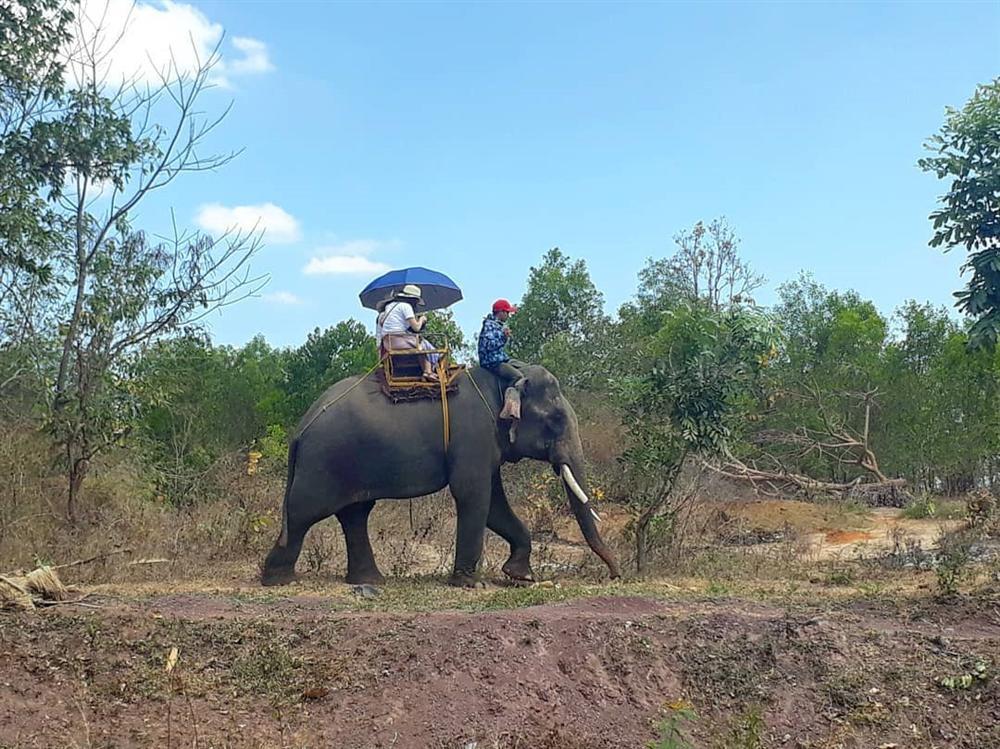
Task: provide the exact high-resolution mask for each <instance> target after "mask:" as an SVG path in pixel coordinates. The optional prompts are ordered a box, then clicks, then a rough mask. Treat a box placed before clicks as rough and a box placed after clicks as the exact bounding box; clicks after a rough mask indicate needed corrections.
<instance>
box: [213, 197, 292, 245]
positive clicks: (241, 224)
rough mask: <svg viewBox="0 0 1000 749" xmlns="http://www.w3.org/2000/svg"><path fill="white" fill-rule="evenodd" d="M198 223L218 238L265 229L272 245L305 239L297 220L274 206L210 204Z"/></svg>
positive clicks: (267, 238)
mask: <svg viewBox="0 0 1000 749" xmlns="http://www.w3.org/2000/svg"><path fill="white" fill-rule="evenodd" d="M195 220H196V221H197V222H198V226H200V227H201V228H202V229H204V230H205V231H207V232H209V233H211V234H216V235H218V234H224V233H225V232H227V231H231V230H235V231H244V232H247V231H253V230H254V229H255V228H256V229H263V230H264V241H265V242H270V243H272V244H289V243H291V242H297V241H299V239H300V238H301V237H302V231H301V230H300V229H299V222H298V221H297V220H296V219H295V217H294V216H292V215H291V214H290V213H288V212H287V211H285V209H284V208H282V207H280V206H277V205H275V204H274V203H261V204H260V205H236V206H224V205H221V204H219V203H209V204H207V205H203V206H202V207H201V208H200V209H199V210H198V216H197V217H196V219H195Z"/></svg>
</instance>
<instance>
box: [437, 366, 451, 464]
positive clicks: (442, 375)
mask: <svg viewBox="0 0 1000 749" xmlns="http://www.w3.org/2000/svg"><path fill="white" fill-rule="evenodd" d="M437 365H438V384H440V385H441V421H442V423H443V424H444V451H445V452H448V442H449V441H450V440H451V422H450V421H449V419H448V376H447V373H446V372H445V368H444V357H443V356H441V357H438V362H437Z"/></svg>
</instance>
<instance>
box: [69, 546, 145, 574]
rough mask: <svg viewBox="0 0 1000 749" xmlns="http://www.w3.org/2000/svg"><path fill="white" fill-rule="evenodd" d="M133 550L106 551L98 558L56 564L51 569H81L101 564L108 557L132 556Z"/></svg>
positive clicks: (98, 555)
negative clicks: (93, 564)
mask: <svg viewBox="0 0 1000 749" xmlns="http://www.w3.org/2000/svg"><path fill="white" fill-rule="evenodd" d="M131 553H132V550H131V549H115V550H114V551H106V552H104V553H103V554H97V555H96V556H92V557H89V558H87V559H77V560H76V561H75V562H67V563H66V564H56V565H53V566H52V567H50V568H49V569H53V570H65V569H68V568H70V567H80V566H81V565H84V564H90V563H91V562H99V561H100V560H102V559H107V558H108V557H113V556H115V555H116V554H131Z"/></svg>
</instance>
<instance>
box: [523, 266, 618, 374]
mask: <svg viewBox="0 0 1000 749" xmlns="http://www.w3.org/2000/svg"><path fill="white" fill-rule="evenodd" d="M603 305H604V295H603V294H601V292H600V291H598V289H597V287H596V286H595V285H594V282H593V281H592V280H591V278H590V273H589V272H588V271H587V264H586V262H584V261H583V260H575V261H574V260H571V259H570V258H569V257H568V256H567V255H565V254H564V253H563V252H562V251H561V250H560V249H559V248H558V247H554V248H553V249H551V250H549V251H548V252H547V253H546V254H545V256H544V257H543V258H542V262H541V263H540V264H539V265H537V266H534V267H532V268H531V270H530V272H529V274H528V288H527V291H526V292H525V294H524V297H523V298H522V300H521V304H520V305H519V309H518V311H517V314H515V315H514V316H513V317H511V319H510V323H509V327H510V330H511V336H512V338H511V342H510V344H509V346H508V350H509V352H510V354H511V355H512V356H514V357H515V358H517V359H522V360H524V361H530V362H537V363H540V364H543V365H544V366H546V367H548V368H549V369H550V370H551V371H552V372H553V373H554V374H555V375H556V376H557V377H559V378H560V380H562V381H563V383H564V384H565V385H567V386H569V387H596V386H598V385H599V384H600V383H601V382H602V381H603V380H604V376H605V372H606V371H607V368H606V364H605V361H604V360H605V359H606V358H607V353H608V351H609V346H608V345H607V343H608V338H607V336H608V332H609V328H610V325H609V323H610V321H609V320H608V318H607V316H606V315H605V314H604V310H603Z"/></svg>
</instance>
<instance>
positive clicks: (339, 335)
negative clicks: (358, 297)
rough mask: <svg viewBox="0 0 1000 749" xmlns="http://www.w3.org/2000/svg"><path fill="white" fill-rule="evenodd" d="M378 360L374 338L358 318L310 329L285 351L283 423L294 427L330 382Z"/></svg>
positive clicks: (359, 370)
mask: <svg viewBox="0 0 1000 749" xmlns="http://www.w3.org/2000/svg"><path fill="white" fill-rule="evenodd" d="M377 361H378V350H377V349H376V347H375V337H374V336H373V335H372V334H371V333H369V332H368V331H367V330H366V329H365V326H364V325H362V324H361V323H359V322H358V321H357V320H346V321H344V322H341V323H337V325H335V326H333V327H331V328H327V329H326V330H323V331H321V330H320V329H319V328H316V329H315V330H313V332H312V333H310V334H309V337H308V338H307V339H306V341H305V343H303V344H302V345H301V346H299V347H298V348H297V349H295V350H293V351H292V352H290V353H289V354H288V358H287V361H286V365H285V367H286V379H285V386H284V387H285V394H286V399H285V408H286V409H287V410H286V412H285V425H286V426H288V427H291V426H294V425H295V423H296V422H297V421H298V420H299V419H300V418H301V417H302V415H303V414H304V413H305V412H306V411H307V410H308V409H309V406H311V405H312V403H313V401H315V400H316V398H318V397H319V396H320V395H321V394H322V393H323V391H324V390H326V388H328V387H329V386H330V385H332V384H333V383H335V382H337V381H338V380H341V379H343V378H344V377H349V376H351V375H356V374H361V373H363V372H366V371H367V370H368V369H370V368H371V367H373V366H374V365H375V364H376V362H377Z"/></svg>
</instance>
